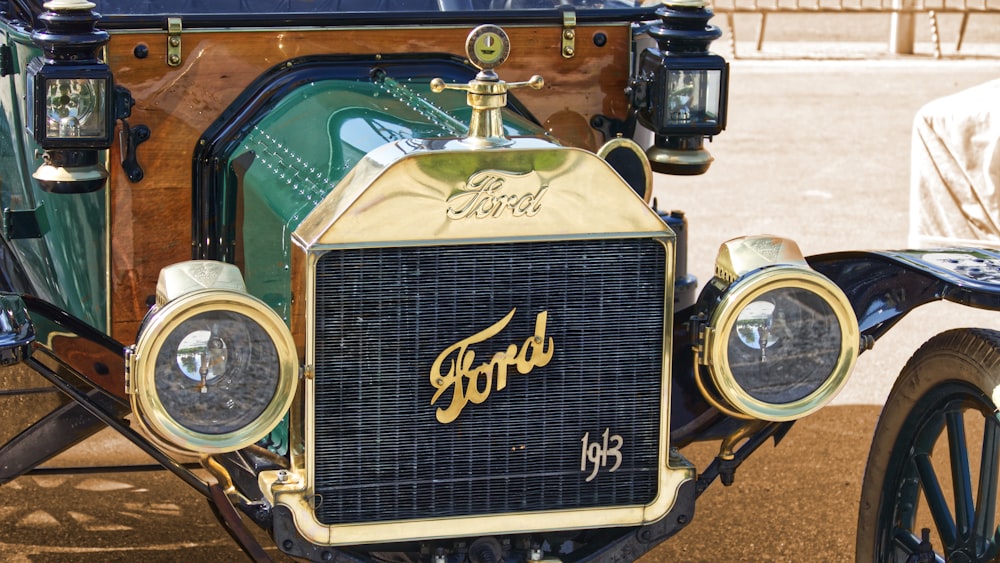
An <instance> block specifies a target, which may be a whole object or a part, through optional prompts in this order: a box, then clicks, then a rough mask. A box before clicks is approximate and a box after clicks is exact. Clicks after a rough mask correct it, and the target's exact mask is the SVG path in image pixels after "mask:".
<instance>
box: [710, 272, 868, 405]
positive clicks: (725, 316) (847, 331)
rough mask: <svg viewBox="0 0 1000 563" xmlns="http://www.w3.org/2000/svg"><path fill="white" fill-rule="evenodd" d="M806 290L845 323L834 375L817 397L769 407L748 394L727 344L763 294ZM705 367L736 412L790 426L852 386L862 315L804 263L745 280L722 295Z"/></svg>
mask: <svg viewBox="0 0 1000 563" xmlns="http://www.w3.org/2000/svg"><path fill="white" fill-rule="evenodd" d="M784 288H792V289H802V290H806V291H809V292H811V293H813V294H815V295H817V296H819V297H820V298H821V299H822V300H823V301H824V302H825V303H826V304H827V305H829V306H830V309H831V310H832V311H833V313H834V315H835V316H836V319H837V321H838V323H839V324H840V336H841V338H840V354H839V356H838V358H837V362H836V364H835V365H834V368H833V371H832V372H831V373H830V374H829V375H828V376H827V378H826V380H825V381H824V382H823V383H822V384H821V385H820V386H819V387H818V388H817V389H816V390H814V391H813V392H812V393H810V394H809V395H807V396H805V397H803V398H801V399H798V400H796V401H793V402H790V403H781V404H779V403H769V402H767V401H762V400H760V399H758V398H756V397H754V396H752V395H750V394H749V393H748V392H747V391H745V390H744V389H743V388H742V387H741V386H740V385H739V384H738V383H737V382H736V377H735V375H734V374H733V373H732V369H731V368H730V366H729V354H728V342H729V337H730V335H731V334H732V331H733V330H734V329H735V326H736V320H737V318H738V317H739V314H740V313H742V312H743V310H744V309H745V308H746V307H747V305H749V304H750V303H753V302H754V301H755V300H756V299H757V298H759V297H760V296H762V295H764V294H766V293H768V292H770V291H773V290H776V289H784ZM706 328H707V334H709V335H711V337H710V338H707V339H706V342H705V344H704V354H705V357H704V363H705V364H706V365H707V366H708V372H709V374H710V376H711V379H712V382H713V383H714V385H715V389H716V391H717V392H718V393H719V395H721V398H722V399H723V400H724V401H725V402H726V403H727V404H728V405H729V406H730V407H731V408H732V409H734V410H736V411H738V412H739V413H741V414H743V415H745V416H748V417H750V418H755V419H761V420H769V421H773V422H785V421H789V420H796V419H799V418H802V417H804V416H807V415H809V414H812V413H813V412H815V411H817V410H819V409H820V408H822V407H823V406H825V405H826V404H827V403H828V402H829V401H830V400H831V399H833V397H835V396H836V395H837V393H838V392H839V391H840V389H841V388H842V387H843V386H844V384H846V383H847V380H848V378H849V376H850V374H851V370H852V369H853V367H854V364H855V362H856V361H857V358H858V355H859V354H860V342H861V340H860V330H859V328H858V321H857V316H856V315H855V313H854V309H853V307H852V306H851V303H850V301H849V300H848V299H847V296H846V295H845V294H844V292H843V291H842V290H841V289H840V287H838V286H837V285H836V284H835V283H833V282H832V281H830V280H829V279H828V278H827V277H826V276H824V275H822V274H820V273H819V272H817V271H815V270H813V269H811V268H809V267H807V266H804V265H790V264H789V265H777V266H770V267H764V268H760V269H758V270H755V271H753V272H750V273H748V274H746V275H744V276H741V277H740V278H739V279H738V280H736V281H735V282H733V283H732V284H731V285H730V286H729V287H728V288H727V289H726V290H725V291H724V292H723V294H722V296H721V298H720V301H719V303H718V304H717V305H716V307H715V308H714V310H713V311H712V314H711V316H710V317H709V321H708V323H707V327H706Z"/></svg>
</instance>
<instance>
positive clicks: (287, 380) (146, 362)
mask: <svg viewBox="0 0 1000 563" xmlns="http://www.w3.org/2000/svg"><path fill="white" fill-rule="evenodd" d="M212 311H226V312H233V313H238V314H241V315H243V316H245V317H247V318H249V319H251V320H252V321H254V322H256V323H257V324H258V325H259V326H260V327H261V328H262V329H263V330H264V331H265V332H266V333H267V335H268V336H269V337H270V338H271V341H272V343H273V344H274V347H275V349H276V351H277V356H278V370H279V371H278V379H277V383H276V387H275V391H274V395H273V396H272V397H271V400H270V401H269V403H268V405H267V406H266V407H265V408H264V410H263V412H261V414H260V415H259V416H258V417H257V418H256V419H255V420H254V421H253V422H251V423H250V424H247V425H246V426H244V427H243V428H241V429H239V430H235V431H232V432H227V433H223V434H206V433H203V432H196V431H193V430H190V429H188V428H186V427H185V426H184V425H183V424H181V423H180V422H178V421H177V420H175V419H174V418H173V417H172V416H171V415H170V414H169V413H168V412H167V410H166V408H165V407H164V406H163V402H162V401H161V400H160V397H159V395H158V394H157V392H156V370H155V367H156V358H157V356H158V355H159V353H160V351H161V350H162V349H163V346H164V344H165V343H166V340H167V339H168V338H169V337H170V336H171V334H172V333H173V331H174V330H176V329H177V328H178V327H179V326H180V324H181V323H183V322H185V321H186V320H188V319H190V318H192V317H194V316H196V315H199V314H202V313H207V312H212ZM297 381H298V354H297V352H296V347H295V341H294V339H293V337H292V333H291V331H290V330H289V329H288V326H287V325H286V324H285V322H284V321H283V320H282V319H281V317H280V316H278V314H277V313H275V312H274V310H273V309H271V308H270V307H269V306H268V305H267V304H266V303H264V302H263V301H261V300H259V299H257V298H256V297H254V296H252V295H250V294H247V293H241V292H238V291H233V290H229V289H204V290H198V291H193V292H191V293H187V294H185V295H182V296H180V297H178V298H176V299H174V300H172V301H170V302H168V303H166V304H164V305H163V306H162V307H160V308H158V309H157V310H155V311H154V312H152V313H151V316H150V318H148V319H147V320H146V322H144V323H143V325H142V328H141V329H140V332H139V336H138V338H137V339H136V344H135V346H134V350H133V352H132V361H131V362H130V370H129V390H130V401H131V404H132V411H133V413H134V414H135V415H136V416H137V418H139V419H141V420H140V424H141V425H142V426H144V427H145V428H146V429H147V430H149V431H150V432H151V433H152V434H154V435H155V436H156V437H157V438H159V440H160V441H163V442H166V444H167V445H169V446H170V447H172V448H175V449H179V450H180V451H186V452H197V453H207V454H214V453H225V452H230V451H234V450H238V449H241V448H244V447H246V446H249V445H252V444H253V443H255V442H257V441H258V440H260V439H261V438H263V437H264V436H266V435H267V434H268V432H270V431H271V430H272V429H273V428H274V426H276V425H277V424H278V423H279V422H280V421H281V419H282V417H284V415H285V413H286V412H287V411H288V409H289V408H290V407H291V404H292V402H293V400H294V397H295V386H296V384H297Z"/></svg>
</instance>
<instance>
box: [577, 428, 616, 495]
mask: <svg viewBox="0 0 1000 563" xmlns="http://www.w3.org/2000/svg"><path fill="white" fill-rule="evenodd" d="M601 438H603V440H601V439H598V440H595V441H593V442H591V441H590V432H587V433H586V434H584V435H583V438H580V441H581V442H583V448H582V450H581V452H580V471H581V472H583V473H587V472H588V471H590V475H588V476H587V479H586V482H587V483H589V482H591V481H593V480H594V479H595V478H596V477H597V474H598V473H599V472H600V471H601V469H603V468H606V467H607V466H608V458H614V460H615V464H614V465H613V466H611V469H608V473H614V472H615V471H617V470H618V468H619V467H621V464H622V452H621V448H622V444H624V443H625V441H624V440H623V439H622V437H621V436H619V435H618V434H611V429H610V428H605V429H604V433H603V434H601Z"/></svg>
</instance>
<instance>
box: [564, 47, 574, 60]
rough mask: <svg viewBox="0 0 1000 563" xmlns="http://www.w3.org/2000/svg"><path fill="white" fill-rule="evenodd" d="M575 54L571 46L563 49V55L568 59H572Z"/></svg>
mask: <svg viewBox="0 0 1000 563" xmlns="http://www.w3.org/2000/svg"><path fill="white" fill-rule="evenodd" d="M573 53H574V51H573V48H572V47H569V46H566V47H563V55H565V56H567V57H572V56H573Z"/></svg>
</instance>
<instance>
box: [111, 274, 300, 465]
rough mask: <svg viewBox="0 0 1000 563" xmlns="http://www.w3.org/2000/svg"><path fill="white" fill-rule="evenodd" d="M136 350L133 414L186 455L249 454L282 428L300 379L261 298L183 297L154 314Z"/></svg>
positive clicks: (288, 340) (285, 339) (291, 349)
mask: <svg viewBox="0 0 1000 563" xmlns="http://www.w3.org/2000/svg"><path fill="white" fill-rule="evenodd" d="M151 315H152V318H151V319H150V320H147V322H145V323H144V325H143V328H142V330H141V332H140V335H139V339H138V341H137V343H136V346H135V351H134V357H135V368H134V369H132V370H130V371H131V378H132V379H131V381H130V386H131V389H132V402H133V409H134V410H135V412H136V414H137V415H138V416H139V417H141V419H142V421H143V423H144V424H145V425H146V426H147V427H148V428H149V430H151V431H152V432H153V433H154V434H155V435H156V436H158V437H159V438H161V439H163V440H165V441H166V442H168V443H169V444H170V445H172V446H174V447H176V448H179V449H182V450H184V451H195V452H202V453H219V452H225V451H232V450H236V449H239V448H242V447H246V446H249V445H251V444H253V443H254V442H256V441H258V440H260V439H261V438H263V437H264V436H265V435H266V434H267V433H268V432H270V431H271V430H272V429H273V428H274V426H276V425H277V424H278V422H279V421H280V420H281V418H282V417H283V416H284V413H285V411H287V409H288V407H289V405H290V404H291V399H292V396H293V395H294V388H295V384H296V379H297V373H298V368H297V365H298V364H297V362H298V360H297V358H296V354H295V345H294V342H293V340H292V336H291V333H290V331H289V330H288V328H287V326H286V325H285V324H284V322H283V321H282V320H281V318H280V317H278V315H277V314H276V313H274V312H273V311H272V310H271V309H270V308H269V307H268V306H267V305H266V304H264V303H263V302H261V301H259V300H257V299H256V298H254V297H252V296H250V295H248V294H245V293H240V292H236V291H230V290H220V289H214V290H205V291H198V292H194V293H191V294H188V295H184V296H181V297H178V298H177V299H175V300H174V301H171V302H168V303H167V304H166V305H164V306H163V307H162V308H159V309H157V310H154V311H153V312H152V313H151Z"/></svg>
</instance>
